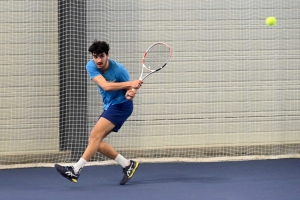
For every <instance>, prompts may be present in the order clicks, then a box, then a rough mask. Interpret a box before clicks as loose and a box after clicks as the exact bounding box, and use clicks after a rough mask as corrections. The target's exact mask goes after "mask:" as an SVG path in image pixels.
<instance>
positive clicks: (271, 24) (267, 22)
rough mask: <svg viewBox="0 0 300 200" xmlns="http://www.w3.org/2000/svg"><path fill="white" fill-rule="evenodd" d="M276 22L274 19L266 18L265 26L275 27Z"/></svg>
mask: <svg viewBox="0 0 300 200" xmlns="http://www.w3.org/2000/svg"><path fill="white" fill-rule="evenodd" d="M276 22H277V19H276V18H275V17H268V18H267V19H266V24H267V25H269V26H273V25H275V24H276Z"/></svg>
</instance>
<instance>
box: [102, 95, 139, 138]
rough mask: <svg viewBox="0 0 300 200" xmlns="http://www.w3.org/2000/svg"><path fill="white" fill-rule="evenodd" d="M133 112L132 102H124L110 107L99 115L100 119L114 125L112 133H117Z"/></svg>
mask: <svg viewBox="0 0 300 200" xmlns="http://www.w3.org/2000/svg"><path fill="white" fill-rule="evenodd" d="M132 111H133V102H132V101H126V102H124V103H120V104H116V105H111V106H109V107H108V109H107V110H104V112H103V113H102V114H101V115H100V117H99V119H100V118H101V117H103V118H105V119H107V120H108V121H110V122H111V123H113V124H114V125H115V127H114V128H113V130H112V131H113V132H118V130H119V129H120V128H121V127H122V125H123V124H124V122H125V121H126V120H127V118H128V117H129V116H130V115H131V113H132Z"/></svg>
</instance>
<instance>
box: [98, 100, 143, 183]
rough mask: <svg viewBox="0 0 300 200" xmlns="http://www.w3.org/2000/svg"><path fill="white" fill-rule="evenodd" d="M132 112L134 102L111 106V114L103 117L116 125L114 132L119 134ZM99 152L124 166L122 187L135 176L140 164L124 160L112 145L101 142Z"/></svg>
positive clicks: (107, 113) (104, 114) (106, 113)
mask: <svg viewBox="0 0 300 200" xmlns="http://www.w3.org/2000/svg"><path fill="white" fill-rule="evenodd" d="M132 110H133V103H132V101H127V102H125V103H122V104H117V105H113V106H111V107H110V108H109V110H108V111H109V112H105V113H103V115H102V116H103V117H105V118H106V119H108V120H110V121H111V122H112V123H113V124H115V127H114V128H113V130H112V131H113V132H118V131H119V129H120V128H121V127H122V125H123V124H124V122H125V121H126V120H127V118H128V117H129V116H130V115H131V113H132ZM98 151H99V152H100V153H102V154H103V155H105V156H107V157H109V158H111V159H114V160H115V161H116V162H118V163H119V164H120V165H121V166H122V168H123V173H124V176H123V178H122V180H121V182H120V184H121V185H124V184H125V183H126V182H127V181H129V179H130V178H131V177H132V176H133V175H134V173H135V171H136V169H137V168H138V166H139V163H138V162H135V161H132V160H128V159H126V158H124V157H123V156H122V155H121V154H119V153H117V152H116V151H115V149H114V148H113V147H112V146H111V145H110V144H107V143H106V142H103V141H101V142H100V145H99V148H98Z"/></svg>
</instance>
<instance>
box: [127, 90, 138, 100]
mask: <svg viewBox="0 0 300 200" xmlns="http://www.w3.org/2000/svg"><path fill="white" fill-rule="evenodd" d="M136 93H137V89H131V90H127V92H126V94H125V98H126V99H128V100H132V99H133V98H134V97H135V94H136Z"/></svg>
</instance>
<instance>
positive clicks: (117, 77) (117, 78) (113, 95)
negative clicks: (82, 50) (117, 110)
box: [86, 59, 130, 110]
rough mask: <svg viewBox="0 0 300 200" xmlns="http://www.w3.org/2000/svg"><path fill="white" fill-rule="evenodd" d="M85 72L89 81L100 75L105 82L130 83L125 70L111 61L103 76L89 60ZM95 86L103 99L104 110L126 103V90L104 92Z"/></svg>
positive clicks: (92, 61)
mask: <svg viewBox="0 0 300 200" xmlns="http://www.w3.org/2000/svg"><path fill="white" fill-rule="evenodd" d="M86 70H87V72H88V74H89V75H90V78H91V79H93V78H94V77H96V76H99V75H102V76H103V77H104V78H105V79H106V81H107V82H127V81H130V77H129V73H128V71H127V70H126V68H125V67H124V66H123V65H121V64H120V63H118V62H116V61H114V60H112V59H109V68H108V70H107V71H106V72H105V73H104V74H103V73H102V71H101V70H100V69H98V67H97V66H96V64H95V62H94V60H90V61H89V62H88V63H87V64H86ZM97 86H98V89H99V91H100V94H101V96H102V99H103V103H104V110H107V108H108V107H109V106H110V105H115V104H119V103H124V102H126V101H128V100H127V99H126V98H125V93H126V90H115V91H104V90H103V89H102V88H101V87H100V86H99V85H97Z"/></svg>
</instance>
